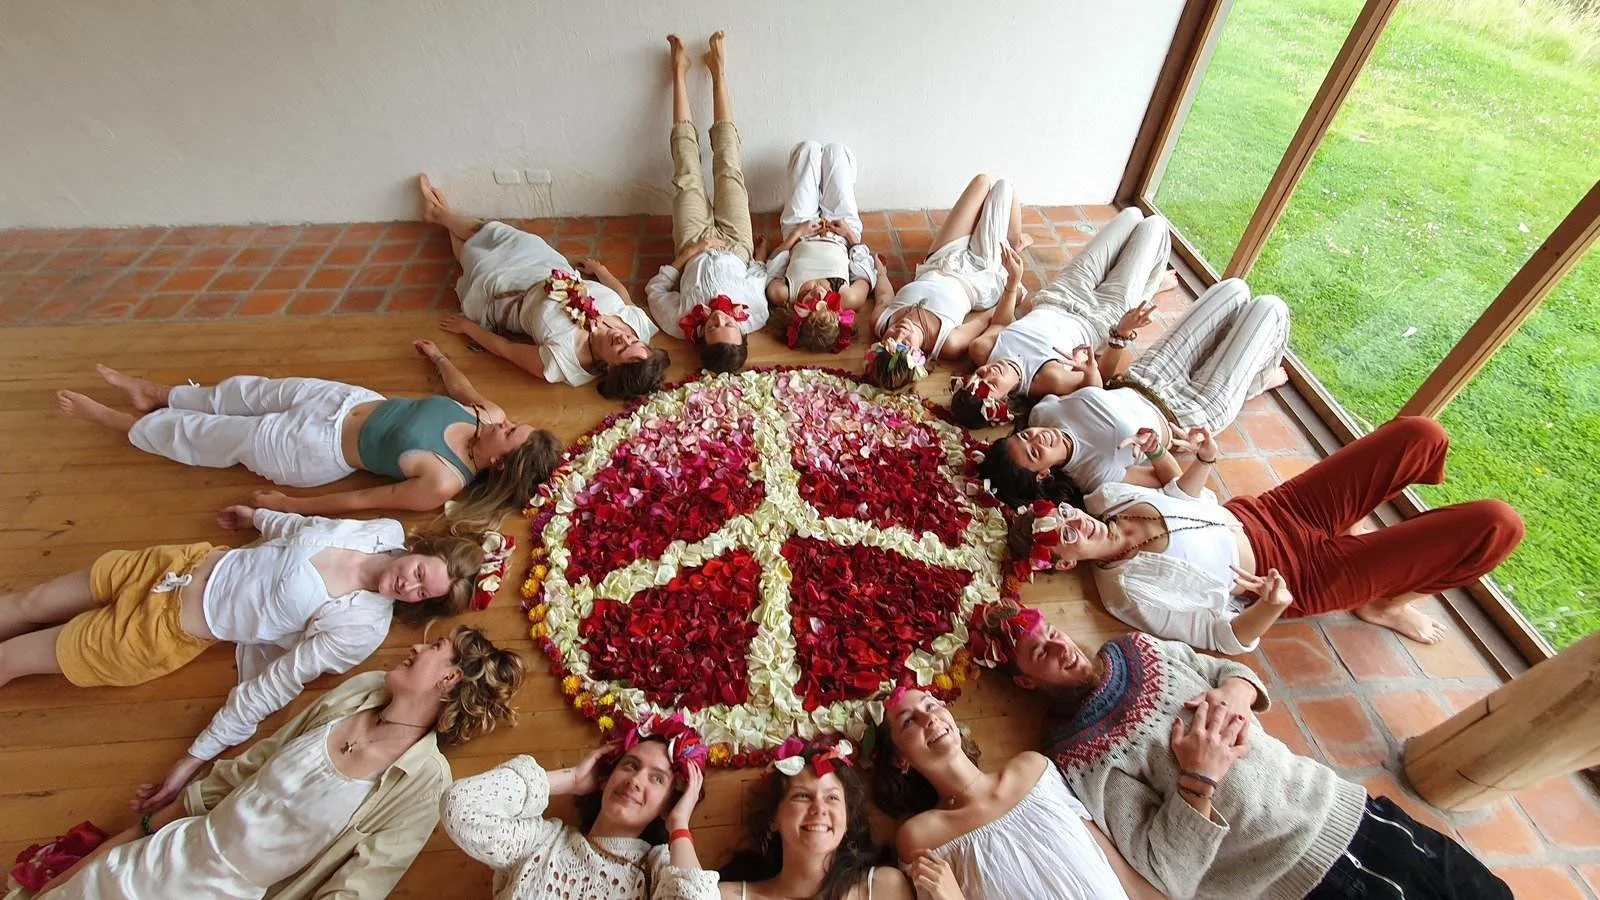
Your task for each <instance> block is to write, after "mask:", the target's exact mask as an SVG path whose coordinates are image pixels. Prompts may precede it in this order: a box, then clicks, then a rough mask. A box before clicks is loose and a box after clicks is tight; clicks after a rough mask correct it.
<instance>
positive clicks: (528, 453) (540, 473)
mask: <svg viewBox="0 0 1600 900" xmlns="http://www.w3.org/2000/svg"><path fill="white" fill-rule="evenodd" d="M560 461H561V439H560V438H557V437H556V436H555V435H554V434H551V433H550V432H548V431H544V430H542V429H541V430H539V431H535V432H534V433H533V434H531V435H529V436H528V439H527V440H526V441H523V442H522V446H520V447H518V448H517V449H515V450H512V451H511V452H510V453H507V454H506V457H505V459H503V460H501V461H500V464H499V465H497V466H494V467H493V468H489V469H484V470H483V471H481V472H479V473H478V477H476V478H474V479H472V481H471V483H469V484H468V485H467V487H466V489H465V490H463V491H462V492H461V493H460V494H459V495H458V499H457V500H456V501H455V503H454V504H453V505H452V506H451V507H450V513H449V520H450V531H451V532H453V533H455V534H466V533H469V532H484V531H489V530H491V529H498V528H499V527H500V520H501V519H503V518H505V515H506V513H509V512H515V511H517V510H520V509H522V508H523V507H524V506H527V505H528V501H529V500H531V499H533V495H534V492H536V491H537V490H538V489H539V485H541V484H544V483H545V482H546V481H548V480H549V478H550V473H552V472H554V471H555V469H556V463H558V462H560Z"/></svg>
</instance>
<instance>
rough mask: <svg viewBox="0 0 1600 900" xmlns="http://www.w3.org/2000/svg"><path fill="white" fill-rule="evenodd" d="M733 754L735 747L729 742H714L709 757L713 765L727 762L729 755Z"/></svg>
mask: <svg viewBox="0 0 1600 900" xmlns="http://www.w3.org/2000/svg"><path fill="white" fill-rule="evenodd" d="M732 755H733V748H731V747H729V746H728V745H727V744H712V745H711V750H710V756H709V757H708V759H709V760H710V762H711V764H712V765H713V766H719V765H722V764H723V763H725V762H727V761H728V757H730V756H732Z"/></svg>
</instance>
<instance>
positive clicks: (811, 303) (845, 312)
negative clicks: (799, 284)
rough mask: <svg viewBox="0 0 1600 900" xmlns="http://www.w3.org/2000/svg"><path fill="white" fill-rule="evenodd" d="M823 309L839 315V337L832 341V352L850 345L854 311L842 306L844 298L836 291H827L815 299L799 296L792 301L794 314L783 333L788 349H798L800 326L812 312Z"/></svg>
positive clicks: (854, 317)
mask: <svg viewBox="0 0 1600 900" xmlns="http://www.w3.org/2000/svg"><path fill="white" fill-rule="evenodd" d="M823 309H831V310H833V312H834V314H836V315H837V316H838V317H839V337H838V338H837V339H835V340H834V342H833V352H834V353H838V352H839V351H841V350H843V349H844V348H846V347H848V346H850V341H851V340H852V339H853V338H854V337H855V327H856V311H855V310H853V309H845V308H844V298H842V297H840V296H839V292H838V291H828V292H827V293H825V294H823V295H822V296H821V297H819V298H817V299H815V300H807V299H806V298H805V297H801V298H800V299H799V300H796V301H795V302H794V316H793V317H792V318H790V319H789V330H788V333H786V334H785V335H784V341H783V342H784V343H785V344H787V345H788V347H789V349H790V350H798V349H800V326H801V325H802V324H804V323H805V320H806V319H809V318H811V316H812V314H813V313H815V312H818V311H819V310H823Z"/></svg>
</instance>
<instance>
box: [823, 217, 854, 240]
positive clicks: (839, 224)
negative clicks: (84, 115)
mask: <svg viewBox="0 0 1600 900" xmlns="http://www.w3.org/2000/svg"><path fill="white" fill-rule="evenodd" d="M828 230H829V231H831V232H833V233H834V234H837V235H839V236H840V237H842V238H844V239H845V241H846V242H847V243H851V244H859V243H861V232H859V231H856V230H855V229H854V228H851V227H850V223H849V222H846V221H845V220H844V219H829V220H828Z"/></svg>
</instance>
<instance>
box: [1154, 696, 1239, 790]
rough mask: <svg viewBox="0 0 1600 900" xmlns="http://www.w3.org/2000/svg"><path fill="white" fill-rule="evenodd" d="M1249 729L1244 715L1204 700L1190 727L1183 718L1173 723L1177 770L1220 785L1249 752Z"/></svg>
mask: <svg viewBox="0 0 1600 900" xmlns="http://www.w3.org/2000/svg"><path fill="white" fill-rule="evenodd" d="M1249 727H1250V720H1249V718H1248V717H1246V716H1245V714H1244V713H1242V712H1238V711H1236V710H1232V709H1228V708H1227V707H1222V708H1218V707H1216V706H1214V705H1212V704H1211V702H1210V701H1208V700H1206V699H1205V698H1201V699H1200V701H1199V702H1197V703H1195V705H1194V719H1193V721H1191V722H1190V723H1189V725H1188V726H1187V727H1186V726H1185V725H1184V723H1183V719H1182V718H1181V717H1179V718H1175V719H1173V720H1172V756H1173V758H1174V759H1176V760H1177V761H1178V768H1180V769H1182V770H1184V771H1186V772H1193V773H1195V774H1196V775H1202V776H1204V777H1206V778H1209V779H1211V780H1212V781H1216V782H1221V781H1222V779H1223V778H1224V777H1225V776H1226V775H1227V774H1228V770H1229V769H1232V768H1233V764H1234V763H1236V762H1238V761H1239V758H1240V757H1241V756H1244V755H1245V753H1246V752H1247V751H1248V750H1249V749H1250V744H1249V741H1248V740H1247V739H1246V735H1247V734H1248V732H1249Z"/></svg>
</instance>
